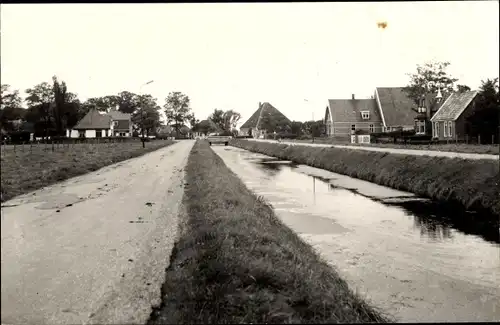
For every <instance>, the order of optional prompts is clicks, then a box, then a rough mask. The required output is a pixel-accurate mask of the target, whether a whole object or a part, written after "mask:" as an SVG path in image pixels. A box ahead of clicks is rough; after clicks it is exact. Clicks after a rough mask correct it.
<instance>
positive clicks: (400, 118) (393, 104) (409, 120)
mask: <svg viewBox="0 0 500 325" xmlns="http://www.w3.org/2000/svg"><path fill="white" fill-rule="evenodd" d="M375 97H376V100H377V101H376V102H377V106H378V105H380V107H379V109H380V110H381V111H382V114H383V116H384V120H385V125H386V126H403V125H413V124H414V119H415V117H416V116H417V112H415V111H414V110H412V107H414V106H415V105H414V103H413V100H411V99H410V98H409V97H408V96H407V95H406V93H405V92H404V91H403V88H402V87H377V88H376V91H375Z"/></svg>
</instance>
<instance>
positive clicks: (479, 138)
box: [477, 134, 481, 144]
mask: <svg viewBox="0 0 500 325" xmlns="http://www.w3.org/2000/svg"><path fill="white" fill-rule="evenodd" d="M477 143H478V144H481V134H479V135H478V136H477Z"/></svg>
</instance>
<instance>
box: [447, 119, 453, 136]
mask: <svg viewBox="0 0 500 325" xmlns="http://www.w3.org/2000/svg"><path fill="white" fill-rule="evenodd" d="M451 124H452V122H451V121H448V136H449V137H450V138H451V137H453V134H452V132H451Z"/></svg>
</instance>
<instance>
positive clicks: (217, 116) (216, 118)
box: [208, 108, 226, 131]
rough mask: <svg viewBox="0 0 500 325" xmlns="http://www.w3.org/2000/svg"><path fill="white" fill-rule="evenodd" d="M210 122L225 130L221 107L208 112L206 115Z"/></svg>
mask: <svg viewBox="0 0 500 325" xmlns="http://www.w3.org/2000/svg"><path fill="white" fill-rule="evenodd" d="M208 118H209V119H210V120H212V122H214V123H215V125H217V127H219V128H220V129H221V130H223V131H225V130H226V129H225V122H224V111H223V110H221V109H217V108H216V109H214V112H213V113H212V114H210V116H209V117H208Z"/></svg>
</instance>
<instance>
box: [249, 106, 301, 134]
mask: <svg viewBox="0 0 500 325" xmlns="http://www.w3.org/2000/svg"><path fill="white" fill-rule="evenodd" d="M266 121H280V122H282V123H288V124H289V123H291V121H290V120H289V119H288V117H286V116H285V115H284V114H283V113H281V112H280V111H279V110H278V109H277V108H276V107H274V106H273V105H271V104H270V103H268V102H264V103H263V104H261V105H260V106H259V108H258V109H257V110H256V111H255V113H253V114H252V116H250V118H249V119H248V120H247V121H246V122H245V123H243V125H242V126H241V129H244V128H259V129H266V125H265V124H266V123H265V122H266Z"/></svg>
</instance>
